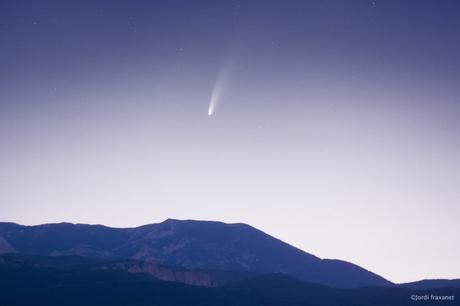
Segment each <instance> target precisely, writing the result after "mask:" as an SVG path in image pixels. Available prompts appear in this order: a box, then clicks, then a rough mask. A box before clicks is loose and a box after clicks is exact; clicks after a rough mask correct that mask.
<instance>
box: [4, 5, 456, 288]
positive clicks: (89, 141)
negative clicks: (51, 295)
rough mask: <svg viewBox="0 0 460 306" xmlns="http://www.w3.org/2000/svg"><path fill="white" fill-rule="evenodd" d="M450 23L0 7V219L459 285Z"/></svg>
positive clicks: (348, 14)
mask: <svg viewBox="0 0 460 306" xmlns="http://www.w3.org/2000/svg"><path fill="white" fill-rule="evenodd" d="M459 14H460V4H459V3H458V1H435V0H433V1H379V0H375V1H209V2H207V1H193V2H192V1H163V2H161V1H20V0H18V1H2V2H1V3H0V54H1V57H0V220H2V221H13V222H18V223H22V224H40V223H47V222H61V221H68V222H80V223H101V224H106V225H110V226H119V227H126V226H137V225H141V224H146V223H154V222H160V221H162V220H164V219H166V218H178V219H208V220H220V221H226V222H245V223H249V224H251V225H253V226H255V227H258V228H260V229H262V230H264V231H266V232H267V233H270V234H272V235H274V236H276V237H278V238H280V239H282V240H284V241H286V242H289V243H291V244H293V245H295V246H297V247H299V248H301V249H303V250H305V251H307V252H310V253H313V254H315V255H317V256H320V257H327V258H340V259H343V260H347V261H351V262H354V263H356V264H359V265H361V266H363V267H365V268H367V269H370V270H372V271H374V272H376V273H378V274H380V275H382V276H384V277H386V278H389V279H390V280H392V281H396V282H403V281H412V280H416V279H421V278H459V277H460V262H459V260H458V258H460V244H459V243H458V237H457V236H458V233H459V232H460V222H458V219H459V216H460V200H459V199H460V137H459V135H460V118H459V116H460V99H459V97H460V57H459V54H460V39H459V37H460V19H459V18H458V16H459ZM216 90H217V91H218V92H219V95H218V99H217V100H218V101H217V102H216V103H217V107H216V109H215V112H214V114H213V115H212V116H208V106H209V103H210V99H211V96H212V93H213V92H215V91H216Z"/></svg>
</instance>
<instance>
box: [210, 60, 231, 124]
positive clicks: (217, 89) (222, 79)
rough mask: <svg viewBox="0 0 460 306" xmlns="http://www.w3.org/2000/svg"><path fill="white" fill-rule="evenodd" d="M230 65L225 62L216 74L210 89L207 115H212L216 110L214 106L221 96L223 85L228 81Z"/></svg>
mask: <svg viewBox="0 0 460 306" xmlns="http://www.w3.org/2000/svg"><path fill="white" fill-rule="evenodd" d="M231 67H232V66H231V65H230V64H229V63H226V64H225V65H224V67H223V68H222V69H221V71H220V72H219V74H218V75H217V78H216V82H215V83H214V87H213V89H212V93H211V98H210V100H209V107H208V116H212V115H213V114H214V112H215V111H216V108H217V106H218V104H219V102H220V100H221V98H222V93H223V92H224V91H225V90H224V89H225V87H226V85H227V83H228V79H229V76H230V74H231V70H232V68H231Z"/></svg>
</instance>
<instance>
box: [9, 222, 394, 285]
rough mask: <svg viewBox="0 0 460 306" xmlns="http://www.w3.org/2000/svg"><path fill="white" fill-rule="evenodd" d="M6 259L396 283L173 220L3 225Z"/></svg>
mask: <svg viewBox="0 0 460 306" xmlns="http://www.w3.org/2000/svg"><path fill="white" fill-rule="evenodd" d="M0 241H1V243H0V253H9V252H18V253H22V254H28V255H40V256H69V255H73V256H88V257H96V258H103V259H110V260H125V259H135V260H141V261H145V262H152V263H155V264H158V265H167V266H177V267H183V268H187V269H212V270H225V271H241V272H252V273H264V274H266V273H284V274H287V275H291V276H292V277H295V278H298V279H300V280H303V281H307V282H313V283H318V284H323V285H327V286H331V287H337V288H355V287H363V286H387V285H392V283H391V282H389V281H387V280H385V279H384V278H382V277H380V276H378V275H376V274H374V273H372V272H370V271H367V270H365V269H363V268H361V267H359V266H357V265H354V264H351V263H348V262H345V261H341V260H330V259H320V258H318V257H316V256H314V255H311V254H309V253H306V252H304V251H302V250H300V249H298V248H295V247H293V246H291V245H289V244H287V243H285V242H283V241H281V240H278V239H276V238H274V237H272V236H270V235H268V234H265V233H264V232H262V231H260V230H257V229H255V228H253V227H251V226H249V225H246V224H241V223H237V224H226V223H222V222H213V221H193V220H184V221H179V220H173V219H168V220H166V221H164V222H162V223H158V224H150V225H144V226H140V227H136V228H125V229H123V228H110V227H106V226H102V225H86V224H71V223H58V224H44V225H37V226H22V225H18V224H14V223H0Z"/></svg>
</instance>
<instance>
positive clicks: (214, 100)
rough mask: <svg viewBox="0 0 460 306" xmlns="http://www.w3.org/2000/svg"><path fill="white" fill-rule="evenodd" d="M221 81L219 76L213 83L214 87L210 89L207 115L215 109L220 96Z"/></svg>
mask: <svg viewBox="0 0 460 306" xmlns="http://www.w3.org/2000/svg"><path fill="white" fill-rule="evenodd" d="M221 83H222V82H220V78H218V79H217V81H216V84H214V88H213V90H212V94H211V99H210V101H209V107H208V116H212V115H213V114H214V111H215V109H216V106H217V103H219V100H220V96H221V93H222V84H221Z"/></svg>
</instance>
